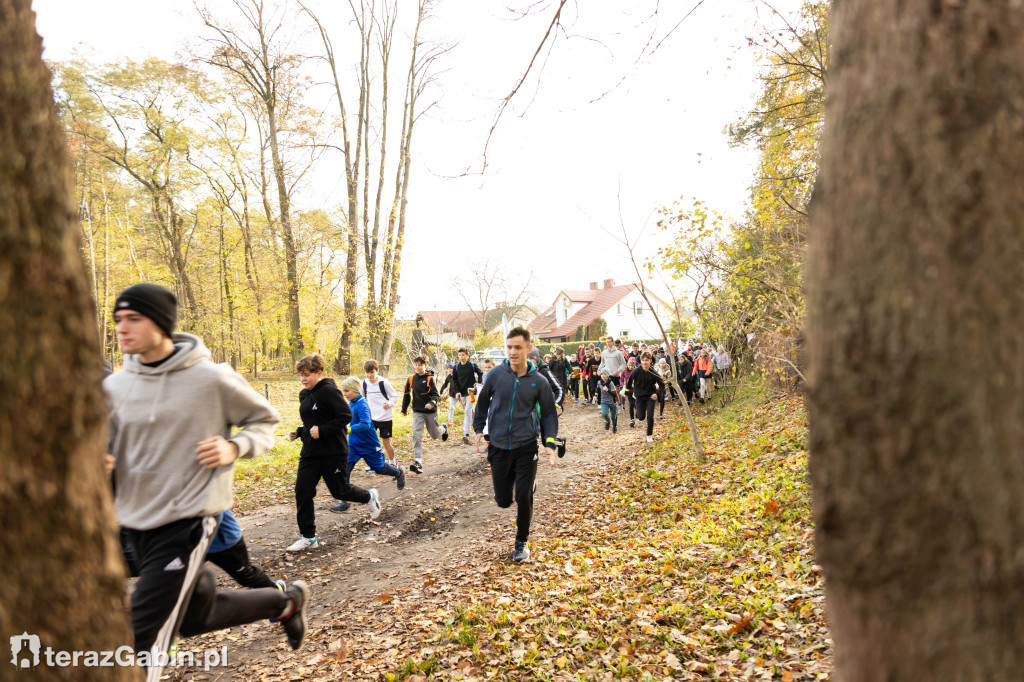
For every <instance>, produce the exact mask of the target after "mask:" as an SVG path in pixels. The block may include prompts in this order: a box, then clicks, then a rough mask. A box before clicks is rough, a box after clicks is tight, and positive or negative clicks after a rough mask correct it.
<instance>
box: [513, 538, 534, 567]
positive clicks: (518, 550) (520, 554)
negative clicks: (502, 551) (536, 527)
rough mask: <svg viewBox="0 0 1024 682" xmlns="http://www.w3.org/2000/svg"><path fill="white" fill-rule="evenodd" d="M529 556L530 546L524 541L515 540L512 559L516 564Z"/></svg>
mask: <svg viewBox="0 0 1024 682" xmlns="http://www.w3.org/2000/svg"><path fill="white" fill-rule="evenodd" d="M529 558H530V548H529V547H528V546H527V545H526V543H525V542H516V547H515V549H514V550H513V551H512V561H514V562H516V563H517V564H518V563H520V562H523V561H526V560H527V559H529Z"/></svg>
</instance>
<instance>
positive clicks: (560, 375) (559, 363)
mask: <svg viewBox="0 0 1024 682" xmlns="http://www.w3.org/2000/svg"><path fill="white" fill-rule="evenodd" d="M548 369H549V370H550V371H551V376H553V377H554V378H555V381H556V382H557V383H558V385H559V386H560V387H561V389H562V398H561V400H558V401H557V402H558V407H559V409H561V407H562V402H563V401H564V400H565V394H566V393H567V392H568V381H569V375H570V374H571V373H572V369H571V367H570V366H569V361H568V360H566V359H565V351H564V350H562V349H561V348H556V349H555V359H554V360H552V361H551V362H550V363H548Z"/></svg>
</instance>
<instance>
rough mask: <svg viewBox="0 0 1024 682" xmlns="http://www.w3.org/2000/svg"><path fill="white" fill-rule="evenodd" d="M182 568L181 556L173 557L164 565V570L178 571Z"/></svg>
mask: <svg viewBox="0 0 1024 682" xmlns="http://www.w3.org/2000/svg"><path fill="white" fill-rule="evenodd" d="M183 568H185V564H184V562H182V560H181V557H174V559H173V560H172V561H171V563H169V564H167V565H166V566H164V570H165V571H180V570H181V569H183Z"/></svg>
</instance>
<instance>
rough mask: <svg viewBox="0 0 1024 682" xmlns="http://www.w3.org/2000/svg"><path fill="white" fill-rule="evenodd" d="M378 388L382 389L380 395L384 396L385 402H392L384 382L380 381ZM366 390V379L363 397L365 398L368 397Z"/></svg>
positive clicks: (364, 380)
mask: <svg viewBox="0 0 1024 682" xmlns="http://www.w3.org/2000/svg"><path fill="white" fill-rule="evenodd" d="M377 386H379V387H380V394H381V395H382V396H384V400H390V398H388V390H387V389H386V388H384V382H383V381H378V382H377ZM366 388H367V387H366V379H363V397H364V398H366V397H367V395H366Z"/></svg>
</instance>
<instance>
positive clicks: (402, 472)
mask: <svg viewBox="0 0 1024 682" xmlns="http://www.w3.org/2000/svg"><path fill="white" fill-rule="evenodd" d="M395 483H397V484H398V489H399V490H401V489H402V488H404V487H405V467H398V478H396V479H395Z"/></svg>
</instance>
